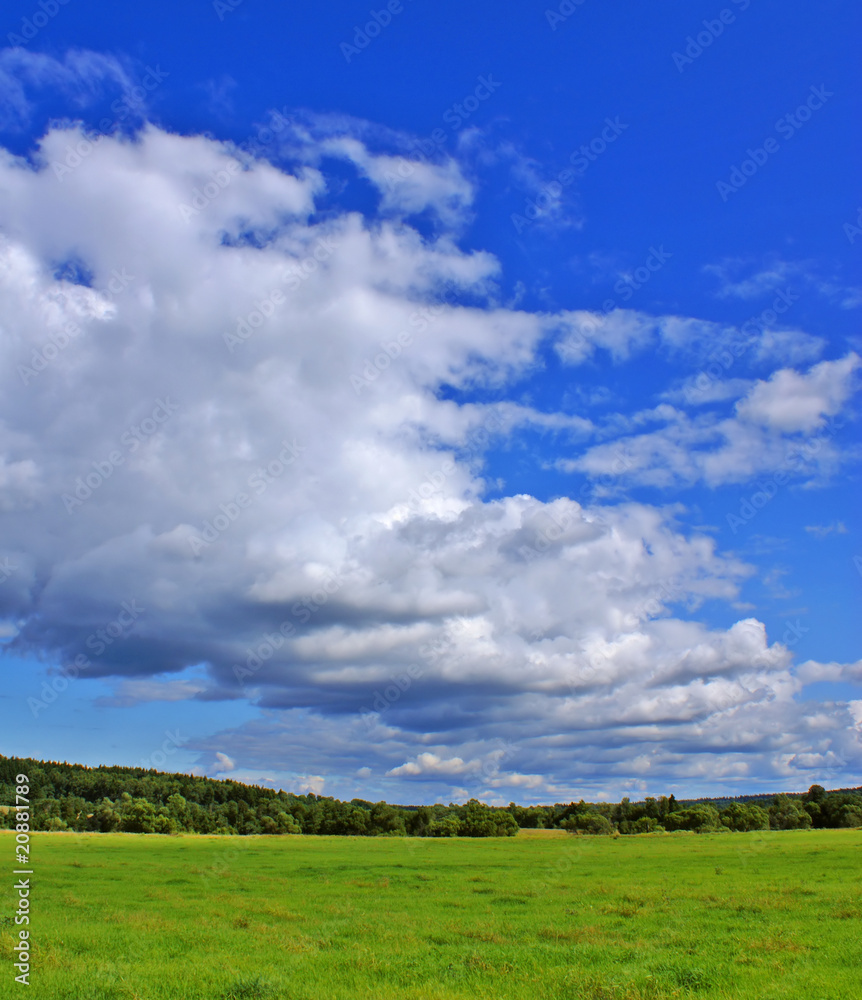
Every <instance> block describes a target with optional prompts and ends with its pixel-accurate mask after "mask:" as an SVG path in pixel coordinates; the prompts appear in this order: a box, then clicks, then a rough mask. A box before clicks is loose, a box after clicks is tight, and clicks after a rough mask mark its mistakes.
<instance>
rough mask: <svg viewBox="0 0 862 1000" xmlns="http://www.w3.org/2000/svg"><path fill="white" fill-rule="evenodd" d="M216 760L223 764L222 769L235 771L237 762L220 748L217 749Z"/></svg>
mask: <svg viewBox="0 0 862 1000" xmlns="http://www.w3.org/2000/svg"><path fill="white" fill-rule="evenodd" d="M216 760H217V761H218V762H219V763H220V764H221V768H219V770H220V771H233V770H234V769H235V768H236V762H235V761H233V760H231V758H230V757H228V755H227V754H226V753H222V752H221V751H220V750H217V751H216Z"/></svg>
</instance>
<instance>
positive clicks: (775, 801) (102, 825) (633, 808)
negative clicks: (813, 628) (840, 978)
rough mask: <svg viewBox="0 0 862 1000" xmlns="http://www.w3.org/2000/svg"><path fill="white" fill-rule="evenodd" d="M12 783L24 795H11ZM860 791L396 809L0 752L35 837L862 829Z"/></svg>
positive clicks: (11, 815) (11, 813)
mask: <svg viewBox="0 0 862 1000" xmlns="http://www.w3.org/2000/svg"><path fill="white" fill-rule="evenodd" d="M19 775H26V776H27V778H28V781H27V791H26V792H23V793H21V792H19V791H18V789H19V787H20V786H21V783H20V782H19V781H18V776H19ZM860 793H862V788H851V789H837V790H835V791H826V790H825V789H823V788H821V787H820V786H819V785H813V786H812V787H811V788H810V789H809V790H808V791H807V792H797V793H791V794H784V793H780V794H777V795H763V794H758V795H740V796H737V797H736V798H733V799H692V800H685V801H677V800H676V799H675V798H674V796H673V795H670V796H661V797H660V798H658V799H655V798H647V799H644V800H643V801H642V802H630V801H629V800H628V799H623V800H622V802H618V803H608V802H600V803H588V802H584V801H583V800H582V801H580V802H569V803H559V802H558V803H556V804H554V805H548V806H517V805H515V804H514V803H511V804H510V805H508V806H505V807H500V806H488V805H485V804H484V803H481V802H478V801H476V800H475V799H471V800H470V801H469V802H467V803H465V804H463V805H455V804H450V805H448V806H443V805H435V806H396V805H389V804H388V803H386V802H376V803H372V802H368V801H366V800H364V799H352V800H351V801H350V802H341V801H339V800H338V799H333V798H329V797H327V796H321V795H312V794H308V795H294V794H293V793H290V792H283V791H278V792H277V791H274V790H273V789H271V788H263V787H261V786H259V785H246V784H243V783H242V782H239V781H231V780H229V779H216V778H202V777H195V776H193V775H190V774H181V773H174V774H169V773H165V772H162V771H155V770H145V769H144V768H140V767H109V766H100V767H85V766H84V765H82V764H68V763H66V762H62V763H60V762H57V761H42V760H32V759H30V758H26V757H3V756H0V803H2V805H0V828H2V827H3V826H5V827H7V828H11V827H13V826H14V825H15V822H16V813H15V810H14V809H12V808H11V807H12V805H13V804H14V803H15V801H16V794H18V796H19V802H20V801H21V797H22V796H23V798H25V799H27V800H28V803H29V810H28V817H29V823H30V826H31V828H32V829H34V830H56V831H60V830H77V831H82V832H83V831H92V832H103V833H107V832H112V831H124V832H128V833H164V834H172V833H216V834H241V835H245V834H300V833H302V834H328V835H342V836H381V835H387V836H420V837H455V836H459V837H494V836H513V835H514V834H516V833H517V832H518V829H519V828H526V829H562V830H568V831H570V832H573V833H583V834H602V833H604V834H609V833H621V834H632V833H650V832H662V831H665V830H669V831H673V830H693V831H695V832H708V831H713V830H730V831H736V832H744V831H751V830H765V829H776V830H786V829H798V828H806V827H816V828H822V827H857V826H862V794H860Z"/></svg>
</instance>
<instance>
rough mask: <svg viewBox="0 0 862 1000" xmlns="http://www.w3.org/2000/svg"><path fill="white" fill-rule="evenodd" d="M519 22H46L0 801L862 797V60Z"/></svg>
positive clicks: (727, 23)
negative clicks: (265, 790) (48, 761)
mask: <svg viewBox="0 0 862 1000" xmlns="http://www.w3.org/2000/svg"><path fill="white" fill-rule="evenodd" d="M511 8H512V9H511V10H509V9H507V10H505V11H504V12H501V9H500V6H499V4H493V5H492V4H491V3H486V2H476V3H473V4H471V5H469V8H468V9H466V10H465V9H464V8H463V6H462V5H456V4H453V3H449V2H440V3H437V4H434V5H431V4H428V3H423V2H422V0H401V2H396V0H393V2H392V3H391V4H390V5H389V6H388V7H387V6H386V5H380V6H375V7H372V8H369V7H368V6H367V5H364V4H357V3H347V2H334V3H331V4H328V5H327V6H326V9H325V11H324V12H321V10H319V9H318V8H315V7H313V6H307V5H306V6H305V7H299V6H295V5H281V4H276V3H272V2H264V0H241V2H239V3H236V2H235V0H231V2H224V3H222V2H220V0H217V2H216V3H215V4H212V3H206V2H199V3H195V4H187V5H182V6H181V7H180V9H176V7H175V5H170V4H166V3H158V2H157V3H153V4H149V5H147V6H146V7H145V8H134V9H128V10H126V9H124V10H122V11H116V10H114V9H113V8H112V9H108V8H106V7H104V6H103V5H96V4H92V3H89V4H88V3H86V2H85V0H68V2H67V3H65V4H61V3H59V2H54V0H45V2H44V3H43V4H41V5H39V4H31V3H18V2H11V3H8V4H7V5H6V6H5V8H4V14H3V24H2V25H0V44H3V45H4V46H5V47H4V48H2V49H0V85H2V86H0V145H2V147H3V150H4V152H3V153H2V158H0V254H2V261H3V266H2V269H0V279H2V281H0V297H2V303H3V308H2V311H0V342H2V349H3V351H4V354H5V358H4V360H5V364H4V365H3V369H2V370H3V373H4V374H3V376H2V377H3V379H4V385H3V392H2V394H0V398H2V412H0V448H2V454H0V459H2V466H0V504H2V508H3V511H4V519H3V526H2V528H0V578H2V580H0V612H2V616H3V618H2V621H3V633H4V635H5V637H6V638H5V648H6V656H5V657H4V661H3V668H4V679H5V683H4V684H3V688H2V695H0V711H2V715H3V729H2V733H3V736H2V738H0V753H4V754H22V755H30V756H37V757H48V758H52V759H68V760H76V761H81V762H84V763H88V764H97V763H123V764H137V763H141V762H144V761H146V762H148V763H151V764H153V765H154V766H163V767H165V768H168V769H171V768H173V769H183V770H191V769H194V770H195V771H196V773H206V774H211V775H228V774H229V775H231V776H234V777H240V778H243V779H247V780H252V781H257V782H264V783H272V784H274V785H278V786H281V787H285V788H290V789H294V790H303V791H305V790H313V791H316V792H321V791H322V792H323V793H325V794H333V795H337V796H339V797H345V798H350V797H351V796H353V795H360V796H362V797H364V798H372V799H375V798H387V799H389V800H390V801H400V802H433V801H438V800H439V801H446V802H448V801H451V800H453V799H455V800H460V799H464V798H465V797H468V796H470V795H477V796H479V797H482V798H485V799H486V800H488V801H494V802H508V801H510V800H513V799H514V800H516V801H519V802H532V801H559V800H567V799H569V798H575V799H577V798H580V797H582V796H583V797H585V798H593V799H595V798H597V797H610V798H614V797H617V798H618V797H619V796H621V795H623V794H628V795H630V796H632V797H637V796H641V795H643V794H662V793H666V792H670V791H673V792H675V794H677V796H678V797H679V796H680V795H703V794H713V793H715V794H726V793H728V792H731V793H732V792H739V793H742V792H747V791H753V790H774V789H800V788H807V787H808V785H810V784H811V783H812V782H814V781H818V782H821V783H823V784H827V785H830V786H833V787H836V786H842V785H849V784H858V783H859V781H860V771H862V754H860V734H859V725H860V721H862V665H860V664H862V661H860V655H862V654H860V630H859V625H858V614H857V613H856V608H857V607H858V602H859V598H860V594H862V540H860V536H859V533H860V520H859V514H858V499H857V497H858V483H859V474H860V466H859V457H860V451H859V444H858V440H859V438H858V428H859V392H858V390H859V384H860V383H859V370H860V361H859V356H860V354H862V338H860V334H859V310H860V306H862V282H860V277H859V260H860V257H859V255H860V253H862V214H860V213H862V208H860V193H859V189H858V177H859V176H860V166H862V164H860V149H859V142H858V128H856V127H855V126H856V123H857V122H858V121H859V110H860V109H859V100H860V98H859V94H860V86H859V84H860V80H859V75H860V74H859V71H858V68H857V66H858V58H856V53H855V51H854V46H853V41H854V39H855V38H856V37H857V36H858V29H859V26H860V25H859V20H860V17H859V13H858V11H857V10H856V8H855V6H854V5H852V4H850V3H848V2H844V3H839V2H829V3H826V4H822V5H819V6H818V7H817V9H816V10H815V9H813V8H812V7H811V6H810V5H807V4H802V3H799V2H795V0H794V2H788V3H782V4H780V5H778V4H777V3H772V4H769V3H766V2H763V0H752V2H749V0H728V2H727V3H726V4H725V5H722V4H720V3H716V4H707V3H700V2H697V3H689V4H685V5H665V6H663V7H662V8H661V9H655V7H654V6H649V7H647V6H645V5H642V4H637V3H634V2H633V0H630V2H626V3H622V4H615V5H612V6H611V5H606V4H600V3H598V2H597V0H584V2H582V3H576V2H574V0H572V2H570V3H569V2H565V0H564V2H563V3H562V4H560V5H556V6H552V7H546V6H543V5H541V4H529V3H526V4H518V5H511ZM109 640H110V641H109Z"/></svg>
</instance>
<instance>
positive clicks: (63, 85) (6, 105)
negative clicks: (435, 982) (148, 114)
mask: <svg viewBox="0 0 862 1000" xmlns="http://www.w3.org/2000/svg"><path fill="white" fill-rule="evenodd" d="M133 87H134V82H133V80H132V78H131V75H130V73H129V71H128V70H127V68H126V67H125V66H124V65H123V64H122V63H121V62H120V61H119V60H118V59H116V58H115V57H114V56H108V55H104V54H102V53H99V52H91V51H89V50H87V49H72V50H70V51H69V52H68V53H67V54H66V56H65V58H64V59H62V60H60V59H55V58H54V57H53V56H49V55H47V54H45V53H42V52H30V51H28V50H27V49H23V48H11V49H9V48H7V49H0V129H2V130H4V131H16V130H20V129H23V128H25V127H26V126H27V125H28V124H29V122H30V118H31V115H32V111H33V96H32V95H33V94H34V92H36V93H38V92H39V91H46V90H47V91H51V92H53V93H54V94H57V93H60V94H62V95H63V96H64V97H65V98H66V100H67V101H69V102H70V103H71V104H72V105H73V106H74V107H75V108H76V109H82V108H84V107H86V106H87V105H89V104H91V103H92V102H93V101H95V100H96V99H97V98H98V97H100V96H101V95H102V94H103V93H104V91H105V90H108V91H109V92H110V91H111V90H119V91H120V92H121V93H123V94H124V95H125V94H129V93H130V92H131V90H132V88H133ZM130 105H131V106H137V107H138V108H139V109H140V111H143V109H144V105H143V104H142V102H141V101H132V102H130Z"/></svg>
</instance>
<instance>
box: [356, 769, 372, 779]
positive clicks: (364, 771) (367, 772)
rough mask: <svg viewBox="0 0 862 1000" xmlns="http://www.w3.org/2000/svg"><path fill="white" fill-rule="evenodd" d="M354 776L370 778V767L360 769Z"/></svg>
mask: <svg viewBox="0 0 862 1000" xmlns="http://www.w3.org/2000/svg"><path fill="white" fill-rule="evenodd" d="M356 774H357V775H358V776H359V777H360V778H369V777H371V768H370V767H360V768H359V770H358V771H357V772H356Z"/></svg>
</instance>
